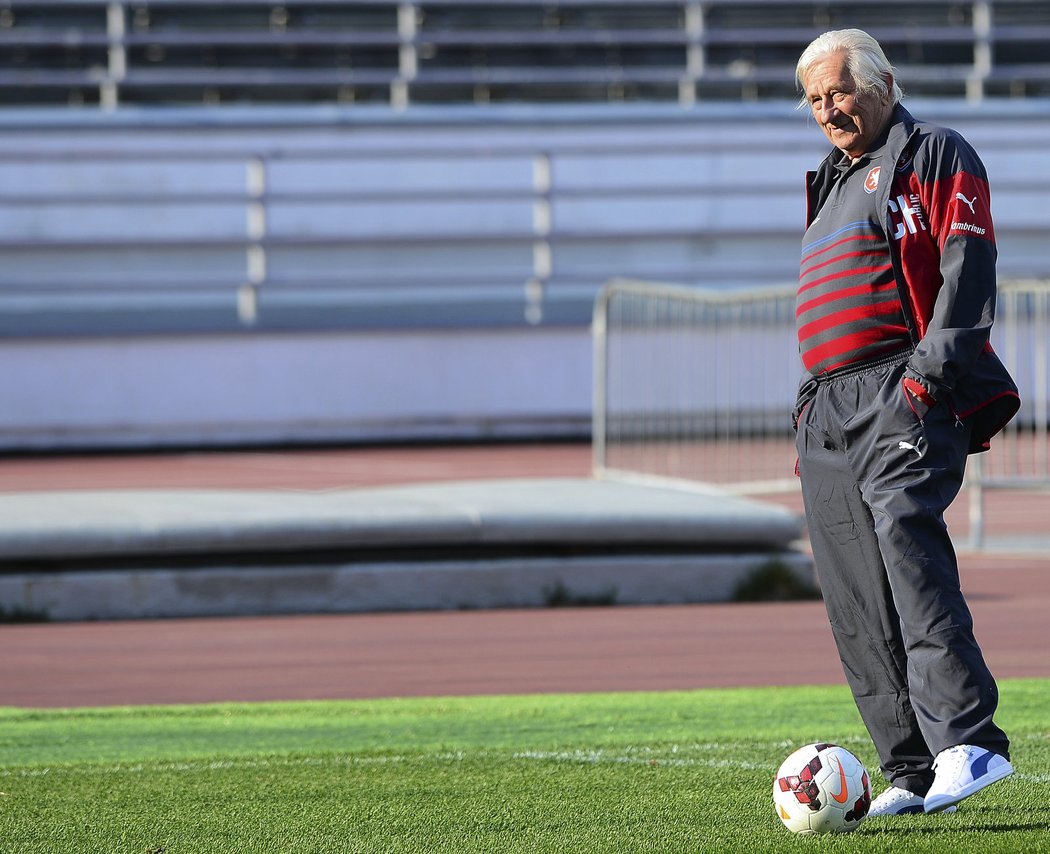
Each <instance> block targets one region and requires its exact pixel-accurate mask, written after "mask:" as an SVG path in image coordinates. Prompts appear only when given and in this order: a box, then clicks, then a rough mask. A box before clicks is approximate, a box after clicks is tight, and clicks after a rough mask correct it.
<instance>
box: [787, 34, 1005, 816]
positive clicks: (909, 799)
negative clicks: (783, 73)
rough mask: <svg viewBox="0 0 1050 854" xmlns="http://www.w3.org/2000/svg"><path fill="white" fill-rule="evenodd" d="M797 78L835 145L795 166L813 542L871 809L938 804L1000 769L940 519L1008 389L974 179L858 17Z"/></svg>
mask: <svg viewBox="0 0 1050 854" xmlns="http://www.w3.org/2000/svg"><path fill="white" fill-rule="evenodd" d="M796 75H797V79H798V83H799V85H800V87H801V88H802V90H803V91H804V93H805V96H804V100H805V103H807V104H808V105H809V108H810V110H811V111H812V115H813V118H814V119H815V120H816V122H817V124H818V125H819V127H820V129H821V130H822V131H823V132H824V134H825V135H826V136H827V138H828V140H830V142H831V144H832V145H833V146H834V148H833V150H832V151H831V153H830V155H829V156H828V157H827V158H826V159H825V160H824V161H823V163H821V165H820V167H819V168H818V169H817V170H816V171H815V172H812V173H810V174H809V175H808V176H807V190H808V198H807V203H808V211H807V220H806V226H807V230H806V234H805V238H804V240H803V249H802V262H801V272H800V279H799V290H798V303H797V311H796V316H797V321H798V338H799V351H800V353H801V356H802V362H803V365H804V367H805V369H806V373H805V375H804V377H803V381H802V383H801V386H800V389H799V399H798V405H797V406H796V408H795V413H794V422H795V427H796V430H797V441H796V444H797V448H798V456H799V476H800V477H801V480H802V491H803V497H804V501H805V507H806V516H807V520H808V523H809V531H810V539H811V542H812V547H813V556H814V560H815V563H816V566H817V572H818V575H819V577H820V580H821V587H822V589H823V593H824V599H825V603H826V605H827V610H828V616H829V618H830V621H831V626H832V630H833V633H834V636H835V641H836V644H837V646H838V650H839V655H840V657H841V659H842V664H843V668H844V670H845V673H846V677H847V681H848V682H849V685H850V688H851V690H852V692H853V696H854V698H855V700H856V703H857V707H858V709H859V710H860V713H861V717H862V718H863V720H864V723H865V725H866V726H867V728H868V731H869V733H870V734H871V737H872V740H873V741H874V743H875V747H876V749H877V751H878V754H879V759H880V762H881V766H882V771H883V774H884V775H885V777H886V779H887V780H889V782H890V784H891V785H890V788H889V789H888V790H887V791H885V792H884V793H883V794H882V795H881V796H880V797H878V798H877V799H876V800H875V802H874V803H873V804H872V809H871V813H870V814H871V815H901V814H905V813H922V812H937V811H941V810H952V809H955V806H954V805H955V804H956V803H958V802H959V801H961V800H962V799H963V798H966V797H969V796H970V795H972V794H974V793H976V792H978V791H979V790H981V789H982V788H984V787H985V786H987V785H988V784H989V783H993V782H995V781H997V780H1001V779H1003V778H1004V777H1006V776H1008V775H1009V774H1011V773H1012V771H1013V769H1012V767H1011V765H1010V762H1009V741H1008V739H1007V737H1006V735H1005V734H1004V733H1003V731H1002V730H1001V729H1000V728H999V727H998V726H996V724H995V723H994V722H993V720H992V716H993V713H994V712H995V709H996V705H997V701H998V691H997V688H996V684H995V681H994V679H993V678H992V675H991V673H990V672H989V671H988V668H987V666H986V665H985V662H984V657H983V655H982V653H981V650H980V647H978V645H977V642H976V640H975V639H974V634H973V622H972V619H971V616H970V611H969V608H968V607H967V604H966V601H965V599H964V597H963V594H962V592H961V590H960V587H959V570H958V565H957V562H956V558H955V552H954V550H953V547H952V543H951V540H950V538H949V535H948V532H947V529H946V527H945V524H944V518H943V517H944V511H945V510H946V508H947V507H948V505H949V504H950V503H951V502H952V500H953V499H954V498H955V497H956V495H957V494H958V491H959V489H960V487H961V485H962V480H963V471H964V467H965V463H966V456H967V454H968V453H974V452H976V451H981V450H984V449H986V448H987V447H988V440H989V439H990V438H991V437H992V436H993V435H994V434H995V433H997V432H998V431H999V430H1000V429H1001V428H1002V427H1003V425H1004V424H1006V422H1007V421H1009V420H1010V418H1012V417H1013V415H1014V413H1015V412H1016V411H1017V408H1018V406H1019V405H1020V404H1019V400H1018V397H1017V389H1016V386H1015V385H1014V383H1013V381H1012V380H1011V379H1010V376H1009V375H1008V374H1007V372H1006V369H1005V368H1004V367H1003V365H1002V364H1001V362H1000V361H999V360H998V358H997V357H996V355H995V354H994V352H993V351H992V348H991V345H990V344H989V340H988V339H989V331H990V329H991V326H992V317H993V313H994V306H995V290H996V284H995V258H996V247H995V235H994V231H993V229H992V219H991V214H990V211H989V192H988V180H987V177H986V174H985V170H984V167H983V165H982V164H981V161H980V159H979V158H978V157H977V155H976V153H975V152H974V151H973V149H972V148H971V147H970V146H969V144H967V142H966V141H965V140H964V139H963V138H962V137H961V136H960V135H959V134H958V133H956V132H955V131H952V130H948V129H946V128H942V127H938V126H936V125H933V124H930V123H928V122H923V121H920V120H918V119H915V118H914V117H912V116H911V114H909V113H908V111H907V110H906V109H904V107H902V106H901V105H900V103H899V99H900V97H901V90H900V88H899V87H898V85H897V83H896V81H895V79H894V71H893V67H892V66H891V65H890V63H889V61H888V60H887V59H886V56H885V54H884V53H883V51H882V48H881V47H880V46H879V44H878V43H877V42H876V41H875V40H874V39H873V38H872V37H871V36H869V35H868V34H867V33H865V32H863V31H860V30H842V31H835V32H829V33H825V34H824V35H822V36H820V37H819V38H817V39H816V40H814V41H813V43H812V44H810V45H809V47H807V48H806V50H805V51H804V52H803V54H802V56H801V58H800V59H799V62H798V67H797V69H796Z"/></svg>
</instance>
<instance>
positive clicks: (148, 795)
mask: <svg viewBox="0 0 1050 854" xmlns="http://www.w3.org/2000/svg"><path fill="white" fill-rule="evenodd" d="M1001 691H1002V703H1001V713H1000V717H999V720H1000V722H1001V723H1002V724H1003V725H1004V726H1005V727H1006V728H1007V729H1008V730H1009V732H1010V734H1011V736H1012V737H1013V739H1014V765H1015V767H1016V769H1017V772H1018V773H1017V774H1016V775H1015V776H1014V777H1013V778H1011V779H1009V780H1006V781H1004V782H1002V783H998V784H996V785H995V786H992V787H991V788H989V789H988V790H986V791H985V792H982V793H981V794H979V795H977V796H975V797H974V798H972V799H971V800H969V801H967V802H966V803H965V804H964V805H963V806H962V808H960V810H959V812H958V813H956V814H954V815H939V816H919V817H913V818H908V819H896V820H891V819H872V820H869V821H867V822H865V823H864V824H863V825H862V826H861V828H860V829H859V830H858V831H857V832H856V833H854V834H851V835H848V836H842V837H820V838H808V839H807V838H802V837H794V836H792V835H790V834H788V832H787V831H786V830H784V829H783V828H782V827H781V825H780V823H779V821H778V820H777V819H776V817H775V816H774V814H773V810H772V805H771V800H770V789H771V785H772V777H773V772H774V771H775V770H776V768H777V766H778V765H779V764H780V761H781V760H782V759H783V757H784V756H786V755H787V753H788V752H790V751H791V750H792V749H794V748H795V747H797V746H799V745H801V744H804V743H806V742H810V741H823V740H831V741H835V742H838V743H840V744H843V745H845V746H847V747H849V748H850V749H851V750H853V752H854V753H856V754H857V755H858V756H860V758H861V759H862V760H863V761H864V762H865V763H867V764H868V767H869V769H872V770H875V769H876V767H877V763H876V760H875V757H874V755H873V753H872V751H871V748H870V745H869V743H868V741H867V739H866V738H865V736H864V732H863V728H862V726H861V723H860V720H859V718H858V717H857V714H856V711H855V710H854V708H853V705H852V701H851V700H850V698H849V695H848V693H847V691H846V690H845V688H842V687H816V688H814V687H809V688H806V687H802V688H777V689H732V690H717V691H696V692H680V693H630V694H593V695H567V696H562V695H551V696H527V697H480V698H443V699H423V700H416V699H413V700H381V701H353V702H316V703H273V704H262V705H214V706H176V707H149V708H117V709H77V710H68V711H51V710H48V711H27V710H17V709H0V792H2V794H0V851H4V852H18V854H33V852H56V854H57V852H61V854H73V852H76V854H79V853H80V852H90V854H95V852H133V854H144V852H164V854H189V852H201V854H219V852H282V854H284V852H296V854H298V852H325V854H332V852H358V851H361V852H364V851H376V852H380V851H381V852H398V851H404V852H430V851H447V852H473V851H477V852H518V851H521V852H542V851H550V852H576V851H607V852H630V851H668V852H689V851H791V850H802V849H803V848H806V849H820V850H822V851H849V852H866V851H887V852H894V854H899V853H900V852H918V851H923V852H927V851H928V852H949V851H950V852H961V854H968V852H988V851H995V852H999V851H1004V852H1020V851H1024V852H1027V851H1050V714H1048V711H1047V710H1048V709H1050V680H1016V681H1008V682H1005V683H1003V684H1002V686H1001ZM874 776H875V788H876V791H881V789H882V787H883V783H882V781H881V778H880V777H879V776H878V773H877V770H876V771H875V775H874Z"/></svg>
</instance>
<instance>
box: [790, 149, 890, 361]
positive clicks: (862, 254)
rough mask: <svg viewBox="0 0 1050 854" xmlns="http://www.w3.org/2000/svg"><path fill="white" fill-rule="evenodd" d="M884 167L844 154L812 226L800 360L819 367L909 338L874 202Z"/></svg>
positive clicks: (863, 357)
mask: <svg viewBox="0 0 1050 854" xmlns="http://www.w3.org/2000/svg"><path fill="white" fill-rule="evenodd" d="M880 171H881V170H880V167H879V165H878V157H877V156H876V157H865V158H862V159H861V161H860V163H859V164H856V165H853V166H850V165H849V161H848V160H846V161H845V164H844V166H843V171H842V174H841V176H840V177H839V179H838V181H837V182H836V186H835V187H834V189H832V191H831V194H830V195H829V197H828V199H827V201H826V202H825V203H824V205H823V207H822V208H821V210H820V212H819V215H818V216H817V218H816V219H815V220H814V221H813V223H812V224H811V225H810V227H809V229H808V230H807V231H806V236H805V239H804V243H803V247H802V263H801V266H800V271H799V289H798V299H797V303H796V308H795V318H796V321H797V324H798V342H799V352H800V353H801V355H802V363H803V365H805V367H806V370H807V371H809V372H810V373H811V374H814V375H817V374H821V373H826V372H828V371H833V370H836V369H837V368H842V367H845V366H847V365H851V364H854V363H858V362H865V361H869V360H871V359H875V358H878V357H880V356H886V355H890V354H893V353H897V352H904V351H905V350H907V349H908V348H909V347H910V346H911V336H910V335H909V332H908V327H907V325H906V323H905V319H904V312H903V310H902V308H901V302H900V295H899V293H898V291H897V285H896V281H895V279H894V276H893V266H892V264H891V262H890V248H889V242H888V240H887V237H886V233H885V230H884V228H883V225H882V216H881V214H882V213H883V212H882V211H876V210H875V199H876V193H875V192H874V190H875V188H876V187H877V186H878V180H879V175H880ZM883 177H884V178H886V179H888V178H889V176H883Z"/></svg>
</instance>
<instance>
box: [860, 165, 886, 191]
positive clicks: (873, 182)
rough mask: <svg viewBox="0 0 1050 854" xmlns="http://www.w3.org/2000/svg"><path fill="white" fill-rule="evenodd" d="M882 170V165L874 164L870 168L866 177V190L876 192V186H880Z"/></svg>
mask: <svg viewBox="0 0 1050 854" xmlns="http://www.w3.org/2000/svg"><path fill="white" fill-rule="evenodd" d="M880 172H882V167H881V166H872V167H871V169H869V170H868V177H867V178H865V179H864V192H865V193H874V192H875V190H876V188H877V187H878V186H879V173H880Z"/></svg>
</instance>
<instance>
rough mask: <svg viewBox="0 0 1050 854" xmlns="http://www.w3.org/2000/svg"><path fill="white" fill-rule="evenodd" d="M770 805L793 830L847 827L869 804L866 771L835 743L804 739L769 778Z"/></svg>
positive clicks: (822, 830) (858, 820)
mask: <svg viewBox="0 0 1050 854" xmlns="http://www.w3.org/2000/svg"><path fill="white" fill-rule="evenodd" d="M773 807H774V809H775V810H776V813H777V815H778V816H779V817H780V820H781V821H782V822H784V826H785V827H786V828H787V829H788V830H790V831H791V832H792V833H848V832H849V831H851V830H856V829H857V827H859V826H860V823H861V822H862V821H864V817H865V816H866V815H867V814H868V810H869V809H870V808H871V784H870V781H869V779H868V771H867V769H866V768H865V767H864V763H862V762H861V761H860V760H859V759H858V758H857V757H856V756H854V755H853V754H852V753H850V752H849V751H848V750H846V748H844V747H839V746H838V745H835V744H807V745H806V746H805V747H800V748H799V749H798V750H796V751H795V752H794V753H792V754H791V755H790V756H789V757H788V758H787V759H785V760H784V762H783V764H782V765H781V766H780V770H778V771H777V774H776V777H774V778H773Z"/></svg>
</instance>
